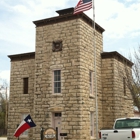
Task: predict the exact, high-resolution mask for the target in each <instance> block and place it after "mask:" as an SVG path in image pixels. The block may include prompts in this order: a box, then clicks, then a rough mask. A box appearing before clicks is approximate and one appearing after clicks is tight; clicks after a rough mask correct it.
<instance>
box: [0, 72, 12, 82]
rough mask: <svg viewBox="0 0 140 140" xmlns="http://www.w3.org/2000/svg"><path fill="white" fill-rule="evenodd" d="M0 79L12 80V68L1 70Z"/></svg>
mask: <svg viewBox="0 0 140 140" xmlns="http://www.w3.org/2000/svg"><path fill="white" fill-rule="evenodd" d="M0 79H3V80H6V81H7V82H8V83H9V82H10V70H4V71H1V72H0Z"/></svg>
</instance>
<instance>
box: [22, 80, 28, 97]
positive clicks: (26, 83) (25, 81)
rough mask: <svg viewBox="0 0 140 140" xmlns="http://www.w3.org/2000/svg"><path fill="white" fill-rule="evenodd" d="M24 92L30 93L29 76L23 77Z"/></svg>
mask: <svg viewBox="0 0 140 140" xmlns="http://www.w3.org/2000/svg"><path fill="white" fill-rule="evenodd" d="M23 94H28V78H23Z"/></svg>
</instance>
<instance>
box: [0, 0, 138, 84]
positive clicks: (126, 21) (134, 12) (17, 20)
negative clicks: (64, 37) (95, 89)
mask: <svg viewBox="0 0 140 140" xmlns="http://www.w3.org/2000/svg"><path fill="white" fill-rule="evenodd" d="M77 3H78V0H59V1H57V0H0V78H2V79H7V81H8V82H9V79H10V59H9V58H8V57H7V56H8V55H12V54H19V53H26V52H33V51H35V25H34V24H33V22H32V21H36V20H39V19H44V18H49V17H53V16H57V13H56V12H55V11H57V10H60V9H66V8H69V7H75V6H76V5H77ZM94 4H95V21H96V22H97V23H98V24H99V25H100V26H101V27H103V28H104V29H105V32H104V33H103V50H104V51H118V52H119V53H121V54H122V55H124V56H126V55H127V54H128V53H129V51H131V50H132V49H133V48H137V47H138V46H139V44H140V0H94ZM92 13H93V12H92V10H89V11H87V12H85V14H87V15H88V16H89V17H91V18H92V17H93V14H92Z"/></svg>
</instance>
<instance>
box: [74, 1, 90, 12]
mask: <svg viewBox="0 0 140 140" xmlns="http://www.w3.org/2000/svg"><path fill="white" fill-rule="evenodd" d="M91 8H92V1H89V2H86V3H83V0H80V1H79V2H78V4H77V6H76V7H75V9H74V14H77V13H80V12H83V11H87V10H89V9H91Z"/></svg>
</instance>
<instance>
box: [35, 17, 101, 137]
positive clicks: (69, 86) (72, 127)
mask: <svg viewBox="0 0 140 140" xmlns="http://www.w3.org/2000/svg"><path fill="white" fill-rule="evenodd" d="M96 34H97V43H96V45H97V79H98V83H97V85H98V93H99V101H100V98H101V95H100V94H101V83H100V82H101V79H100V76H101V72H100V67H101V59H100V52H102V35H101V34H100V33H98V32H97V33H96ZM92 36H93V31H92V29H91V27H90V26H89V25H87V24H86V23H85V22H83V21H82V20H81V19H76V20H70V21H65V22H63V23H57V24H51V25H46V26H43V27H37V29H36V60H35V62H36V68H35V95H34V99H35V106H34V107H35V118H36V120H35V121H36V122H37V127H36V128H35V129H34V130H35V131H34V137H35V138H36V139H38V137H39V131H40V126H43V127H45V128H46V127H49V126H51V119H52V118H51V114H52V112H53V111H54V112H56V111H57V112H59V111H60V112H62V127H61V129H62V132H66V133H68V137H67V138H68V139H72V140H77V139H81V140H85V139H87V140H89V139H90V124H89V122H90V119H89V117H90V116H89V114H90V111H93V112H94V114H95V95H94V96H93V97H89V70H92V71H94V47H93V45H92V44H93V38H92ZM55 40H62V41H63V48H62V51H60V52H52V42H53V41H55ZM54 69H61V71H62V94H61V95H60V96H59V95H53V94H52V71H53V70H54ZM99 105H100V107H99V112H101V111H100V110H101V102H100V103H99ZM58 107H59V108H58ZM47 113H49V117H46V114H47ZM101 116H102V113H99V119H101ZM42 118H43V120H41V119H42ZM99 122H101V121H99Z"/></svg>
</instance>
